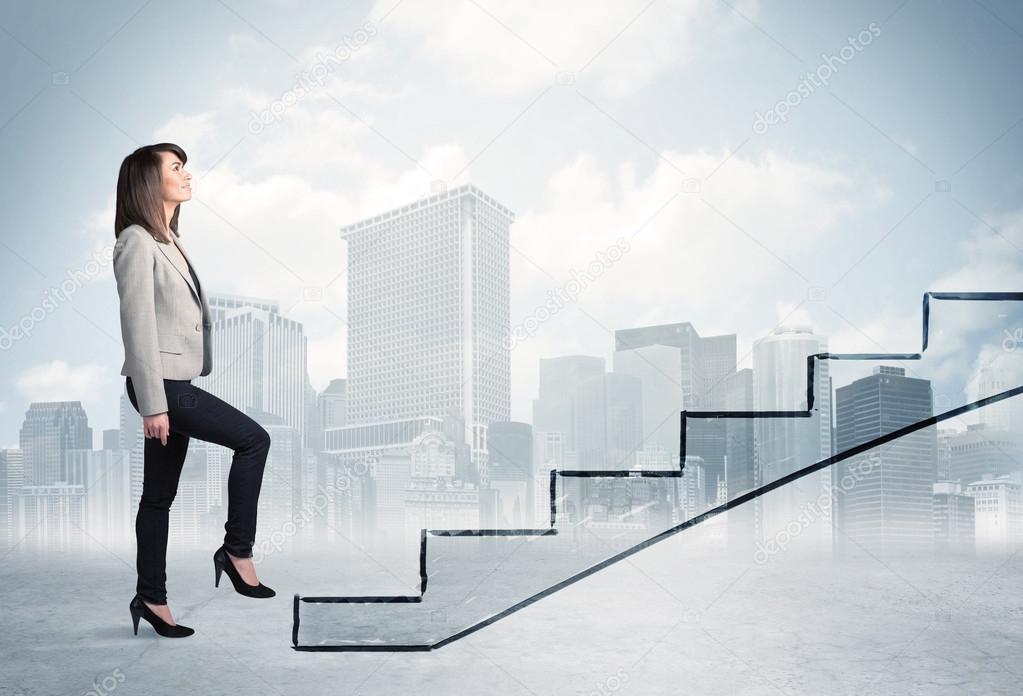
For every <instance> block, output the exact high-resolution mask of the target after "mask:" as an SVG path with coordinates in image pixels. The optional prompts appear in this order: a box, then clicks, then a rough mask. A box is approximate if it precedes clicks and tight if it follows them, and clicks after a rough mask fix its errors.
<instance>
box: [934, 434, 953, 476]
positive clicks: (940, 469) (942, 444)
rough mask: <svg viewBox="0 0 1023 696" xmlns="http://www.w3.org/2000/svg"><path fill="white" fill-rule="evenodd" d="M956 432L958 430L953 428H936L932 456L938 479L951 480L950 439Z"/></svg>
mask: <svg viewBox="0 0 1023 696" xmlns="http://www.w3.org/2000/svg"><path fill="white" fill-rule="evenodd" d="M958 434H959V431H958V430H955V429H953V428H938V434H937V450H936V451H935V457H934V468H935V475H936V476H937V480H938V481H951V480H952V441H953V440H954V439H955V437H956V436H957V435H958Z"/></svg>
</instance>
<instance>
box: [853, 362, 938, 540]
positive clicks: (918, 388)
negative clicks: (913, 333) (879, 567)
mask: <svg viewBox="0 0 1023 696" xmlns="http://www.w3.org/2000/svg"><path fill="white" fill-rule="evenodd" d="M835 401H836V407H835V433H836V439H837V443H836V449H837V451H839V452H844V451H846V450H848V449H850V448H852V447H855V446H856V445H859V444H862V443H864V442H867V441H870V440H873V439H875V438H878V437H881V436H882V435H885V434H887V433H890V432H892V431H894V430H897V429H899V428H901V427H904V426H907V425H911V424H913V423H917V422H919V421H921V420H924V419H926V418H929V417H931V416H932V415H933V395H932V390H931V383H930V381H929V380H926V379H919V378H915V377H907V376H906V370H905V368H902V367H889V366H885V365H882V366H878V367H875V368H874V371H873V373H872V374H871V375H869V376H867V377H862V378H860V379H857V380H855V381H854V382H852V383H851V384H848V385H846V386H844V387H839V388H838V390H837V391H836V392H835ZM936 450H937V441H936V431H935V428H933V427H930V428H924V429H923V430H918V431H916V432H913V433H910V434H908V435H903V436H902V437H900V438H898V439H896V440H893V441H891V442H889V443H886V444H884V445H881V446H880V447H877V448H874V449H873V450H871V451H869V452H864V453H863V454H862V455H859V456H857V457H852V458H850V459H846V460H843V461H841V462H839V463H838V464H836V465H835V466H836V467H839V470H840V471H841V472H842V474H843V478H842V481H843V482H844V483H842V484H841V485H840V486H839V488H838V491H837V492H838V495H837V508H838V510H839V518H838V525H840V527H839V528H840V529H841V530H842V532H844V533H843V534H840V535H839V537H838V539H837V541H838V542H839V545H840V546H842V545H843V544H844V542H845V541H846V537H848V538H849V539H851V540H852V541H853V542H854V545H856V546H862V547H865V548H867V549H869V550H871V551H879V552H893V553H894V552H899V551H905V550H918V551H922V550H930V549H931V548H932V545H933V543H934V519H933V512H932V507H933V499H932V498H933V495H934V492H933V486H934V482H935V476H936V470H935V453H936Z"/></svg>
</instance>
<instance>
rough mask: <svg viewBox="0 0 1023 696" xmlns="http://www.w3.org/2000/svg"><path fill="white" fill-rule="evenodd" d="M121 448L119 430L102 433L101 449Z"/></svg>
mask: <svg viewBox="0 0 1023 696" xmlns="http://www.w3.org/2000/svg"><path fill="white" fill-rule="evenodd" d="M120 448H121V431H120V429H119V428H110V429H107V430H104V431H103V449H105V450H117V449H120Z"/></svg>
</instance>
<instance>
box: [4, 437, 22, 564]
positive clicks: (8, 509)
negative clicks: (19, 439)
mask: <svg viewBox="0 0 1023 696" xmlns="http://www.w3.org/2000/svg"><path fill="white" fill-rule="evenodd" d="M24 485H25V456H24V454H23V453H22V451H21V450H20V449H17V448H8V449H0V548H4V547H6V546H11V545H14V544H16V543H17V541H18V540H17V539H15V538H14V496H15V495H16V493H17V491H20V490H21V487H22V486H24Z"/></svg>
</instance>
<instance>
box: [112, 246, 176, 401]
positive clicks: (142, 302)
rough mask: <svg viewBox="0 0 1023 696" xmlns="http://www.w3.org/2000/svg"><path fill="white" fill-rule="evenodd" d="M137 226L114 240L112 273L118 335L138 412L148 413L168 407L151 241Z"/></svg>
mask: <svg viewBox="0 0 1023 696" xmlns="http://www.w3.org/2000/svg"><path fill="white" fill-rule="evenodd" d="M145 234H147V233H146V232H145V231H144V230H142V229H141V228H138V227H128V228H125V229H124V230H122V231H121V234H120V236H119V237H118V238H117V242H116V243H115V244H114V277H115V278H116V279H117V294H118V295H119V296H120V298H121V338H122V339H123V341H124V357H125V361H126V363H127V368H128V369H127V372H128V375H129V376H130V377H131V382H132V386H134V387H135V395H136V396H137V397H138V403H139V412H140V413H141V414H142V415H143V416H151V415H155V414H159V413H164V412H166V411H167V395H166V393H165V392H164V389H163V369H162V363H161V360H160V344H159V341H158V335H157V331H156V299H155V296H154V294H153V254H152V245H151V244H150V243H149V240H148V239H146V238H145V237H143V236H142V235H145Z"/></svg>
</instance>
